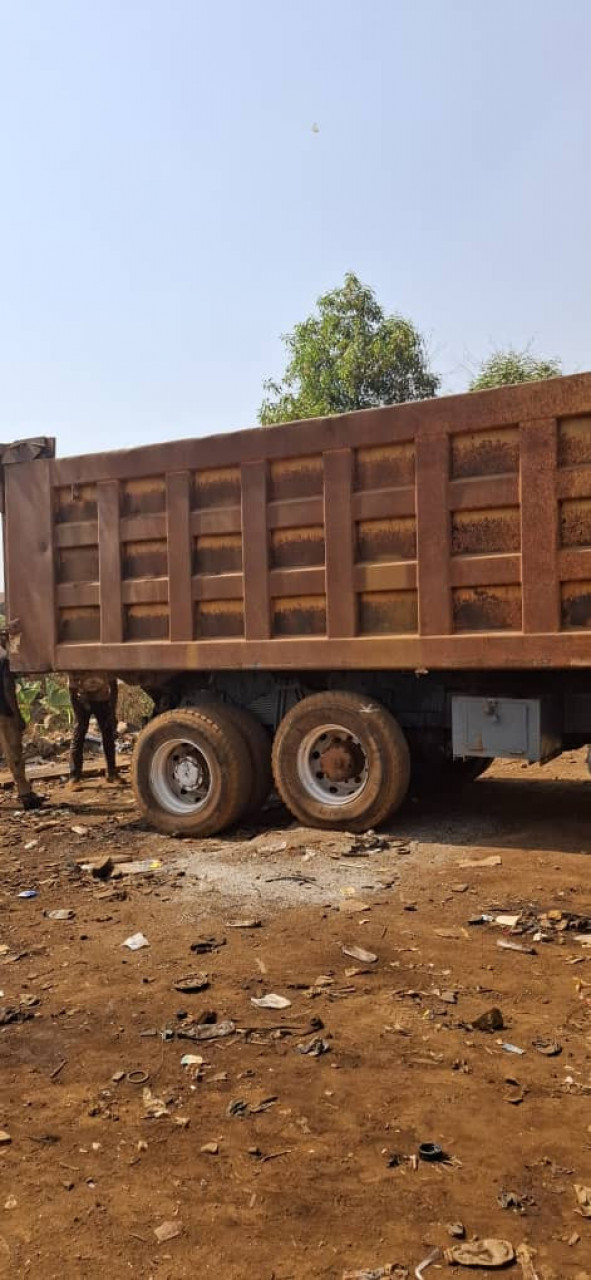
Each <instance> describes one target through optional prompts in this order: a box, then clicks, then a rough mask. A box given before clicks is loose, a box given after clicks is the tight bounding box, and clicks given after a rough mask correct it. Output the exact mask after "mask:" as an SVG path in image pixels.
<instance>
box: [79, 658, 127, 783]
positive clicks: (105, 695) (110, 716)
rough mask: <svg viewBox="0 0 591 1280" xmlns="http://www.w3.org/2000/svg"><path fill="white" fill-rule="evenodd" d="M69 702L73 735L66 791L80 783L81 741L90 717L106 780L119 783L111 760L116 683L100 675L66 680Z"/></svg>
mask: <svg viewBox="0 0 591 1280" xmlns="http://www.w3.org/2000/svg"><path fill="white" fill-rule="evenodd" d="M69 685H70V702H71V703H72V710H73V712H74V731H73V733H72V746H71V750H70V787H72V788H77V787H79V786H80V783H81V781H82V769H83V763H84V740H85V738H86V734H87V732H88V726H89V724H90V717H91V716H94V717H95V720H96V721H97V724H98V726H99V729H100V731H101V737H102V740H103V752H104V756H105V761H106V765H107V770H106V780H107V782H110V783H117V782H119V781H120V779H119V774H118V772H117V764H116V760H115V736H116V732H117V681H116V680H110V679H109V677H108V676H106V675H102V674H101V673H100V672H94V671H88V672H80V673H79V674H76V675H75V676H70V680H69Z"/></svg>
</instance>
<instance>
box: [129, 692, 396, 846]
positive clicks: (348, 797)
mask: <svg viewBox="0 0 591 1280" xmlns="http://www.w3.org/2000/svg"><path fill="white" fill-rule="evenodd" d="M273 778H274V781H275V786H276V788H277V791H278V792H279V795H280V796H281V799H282V800H283V801H284V803H285V804H286V805H287V808H288V809H289V810H290V811H291V813H292V814H293V815H294V817H295V818H296V819H297V820H298V821H299V822H301V823H303V824H304V825H305V826H314V827H323V828H327V829H333V830H346V831H366V830H368V829H369V828H370V827H375V826H378V825H379V824H380V823H382V822H385V821H386V819H387V818H388V817H389V816H390V815H391V814H392V813H393V812H394V811H395V810H396V809H397V808H398V807H399V805H400V804H401V803H402V801H403V800H404V797H405V795H406V792H407V790H408V785H409V780H410V754H409V749H408V745H407V742H406V739H405V737H404V734H403V733H402V730H401V729H400V727H399V725H398V724H397V722H396V720H395V719H394V717H393V716H392V715H391V714H390V712H389V711H387V710H386V709H385V708H384V707H382V706H381V705H380V704H379V703H377V702H375V701H374V699H372V698H363V697H361V696H360V695H358V694H354V693H348V692H341V693H339V692H335V693H333V692H326V693H319V694H314V695H312V696H310V697H307V698H304V699H302V701H301V702H298V703H297V704H296V705H295V706H294V707H292V709H291V710H290V711H289V712H288V713H287V715H286V716H285V717H284V719H283V720H282V722H281V724H280V725H279V728H278V730H277V733H276V735H275V741H274V744H273ZM271 782H272V779H271V749H270V740H269V737H268V735H267V732H266V730H265V729H264V728H263V726H262V725H261V724H260V722H259V721H258V720H257V719H256V718H255V717H254V716H253V715H251V714H250V713H249V712H247V711H244V710H243V709H241V708H237V707H235V706H230V705H228V704H225V703H222V702H219V701H217V700H215V699H213V698H211V697H209V696H207V695H204V699H203V701H202V702H201V703H200V704H199V705H198V706H197V707H190V708H187V709H179V710H177V711H170V712H167V713H166V714H164V715H161V716H158V717H157V718H156V719H155V720H153V721H152V722H151V723H150V724H149V725H147V727H146V728H145V729H144V730H143V732H142V733H141V734H140V737H139V738H138V741H137V744H136V749H135V754H134V762H133V785H134V791H135V794H136V798H137V800H138V804H139V806H140V809H141V810H142V812H143V814H144V816H145V817H146V819H147V820H148V821H149V822H150V823H151V825H153V826H155V827H156V828H157V829H158V830H159V831H163V832H165V833H167V834H170V833H179V834H186V835H193V836H208V835H214V834H215V833H216V832H218V831H221V830H223V829H224V828H226V827H229V826H232V825H233V824H234V823H236V822H238V821H239V820H240V819H241V818H243V817H245V816H252V815H253V814H254V813H255V812H256V811H257V810H258V809H260V808H261V807H262V805H263V803H264V801H265V800H266V798H267V796H268V794H269V791H270V789H271Z"/></svg>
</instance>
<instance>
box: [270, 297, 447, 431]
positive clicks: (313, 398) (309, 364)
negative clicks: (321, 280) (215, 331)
mask: <svg viewBox="0 0 591 1280" xmlns="http://www.w3.org/2000/svg"><path fill="white" fill-rule="evenodd" d="M283 342H284V344H285V347H286V348H287V352H288V362H287V368H286V370H285V373H284V375H283V378H282V379H281V380H280V381H279V382H276V381H274V380H273V379H270V380H269V381H267V382H265V384H264V386H265V393H266V394H265V398H264V400H263V403H262V405H261V408H260V411H259V419H260V421H261V423H262V424H263V425H264V426H268V425H270V424H271V423H274V422H289V421H294V420H297V419H300V418H316V417H323V416H324V415H326V414H331V413H346V412H347V411H348V410H351V409H373V408H376V407H377V406H379V405H386V404H399V403H401V402H402V401H404V400H423V399H425V398H426V397H428V396H434V395H435V394H436V392H437V390H438V387H439V378H438V377H437V375H436V374H435V373H433V371H432V370H431V368H430V366H429V358H428V353H427V349H426V345H425V341H424V338H423V337H422V335H421V334H420V333H419V331H418V329H416V328H415V326H414V325H413V324H412V322H411V321H410V320H407V319H405V318H404V317H403V316H400V315H386V314H385V312H384V310H383V308H382V307H381V306H380V304H379V303H378V301H377V298H376V296H375V294H374V292H373V290H372V289H369V288H367V287H366V286H365V285H363V284H362V283H361V281H360V280H358V279H357V276H355V275H352V274H351V273H349V274H348V275H346V276H345V282H344V284H343V286H342V287H341V288H339V289H333V290H332V291H331V292H329V293H325V294H323V295H322V297H320V298H318V302H317V310H316V311H315V312H314V313H313V314H312V315H310V316H308V318H307V319H306V320H303V321H302V322H301V323H300V324H297V325H296V326H295V328H294V330H293V332H292V333H289V334H286V335H284V337H283Z"/></svg>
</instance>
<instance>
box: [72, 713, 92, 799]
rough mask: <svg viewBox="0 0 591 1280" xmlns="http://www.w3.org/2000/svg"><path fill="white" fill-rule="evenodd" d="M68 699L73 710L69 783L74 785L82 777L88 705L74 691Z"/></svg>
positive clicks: (88, 715) (88, 720) (87, 724)
mask: <svg viewBox="0 0 591 1280" xmlns="http://www.w3.org/2000/svg"><path fill="white" fill-rule="evenodd" d="M70 701H71V703H72V711H73V712H74V728H73V730H72V743H71V747H70V785H72V786H76V785H77V784H78V783H79V782H80V781H81V778H82V768H83V764H84V739H85V738H86V734H87V732H88V726H89V724H90V707H87V706H86V705H85V703H84V702H82V701H81V699H80V698H79V697H78V695H77V694H76V693H72V694H70Z"/></svg>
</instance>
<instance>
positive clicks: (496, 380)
mask: <svg viewBox="0 0 591 1280" xmlns="http://www.w3.org/2000/svg"><path fill="white" fill-rule="evenodd" d="M561 374H562V365H561V362H560V360H540V359H539V358H538V357H537V356H535V355H534V354H533V353H532V352H531V351H530V349H529V347H525V349H524V350H523V351H518V350H516V348H515V347H507V350H506V351H501V350H498V351H493V353H492V355H490V356H488V358H487V359H486V360H483V362H482V364H481V366H480V368H479V370H478V373H477V374H476V375H475V376H474V377H473V378H472V381H471V383H470V388H469V389H470V391H486V390H487V389H488V388H489V387H509V386H513V385H514V384H515V383H516V382H541V381H543V379H544V378H559V377H560V376H561Z"/></svg>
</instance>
